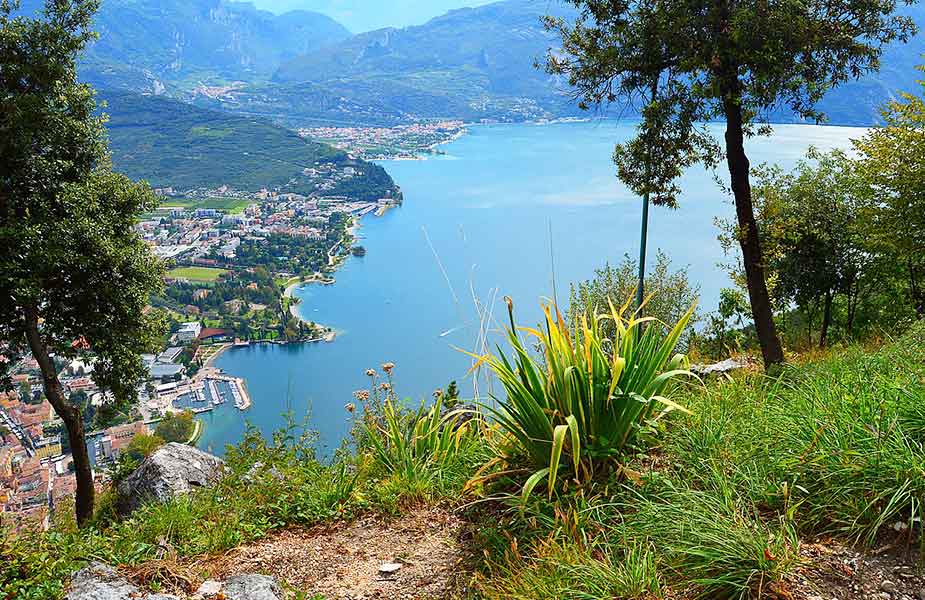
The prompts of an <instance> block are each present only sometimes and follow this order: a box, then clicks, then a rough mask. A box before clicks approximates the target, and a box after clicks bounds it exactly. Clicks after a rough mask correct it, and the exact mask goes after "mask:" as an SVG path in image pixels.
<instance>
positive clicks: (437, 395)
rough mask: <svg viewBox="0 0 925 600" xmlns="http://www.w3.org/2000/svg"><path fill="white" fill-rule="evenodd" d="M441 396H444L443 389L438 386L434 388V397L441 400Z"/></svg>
mask: <svg viewBox="0 0 925 600" xmlns="http://www.w3.org/2000/svg"><path fill="white" fill-rule="evenodd" d="M440 398H443V390H442V389H440V388H437V389H435V390H434V399H435V400H439V399H440Z"/></svg>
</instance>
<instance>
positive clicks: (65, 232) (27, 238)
mask: <svg viewBox="0 0 925 600" xmlns="http://www.w3.org/2000/svg"><path fill="white" fill-rule="evenodd" d="M98 6H99V2H98V0H55V1H51V0H49V1H48V2H47V3H46V8H45V11H44V14H43V15H41V16H39V17H36V18H30V17H24V16H14V10H15V8H16V6H15V4H14V3H11V2H9V1H8V0H3V1H2V2H0V56H2V57H3V63H2V68H0V289H2V290H3V293H2V294H0V340H2V344H3V349H2V351H3V353H4V354H7V355H12V356H14V357H15V356H17V355H19V354H22V353H24V352H26V351H28V352H31V353H32V355H33V356H34V357H35V359H36V360H37V361H38V363H39V366H40V368H41V371H42V376H43V379H44V383H45V394H46V396H47V397H48V400H49V402H50V403H51V404H52V406H53V407H54V409H55V411H56V412H57V413H58V415H59V416H60V417H61V418H62V419H63V420H64V422H65V424H66V426H67V429H68V434H69V438H70V439H69V441H70V444H71V449H72V452H73V453H74V461H75V467H76V470H77V475H78V502H77V513H78V521H81V522H83V521H85V520H86V519H87V518H88V516H89V511H92V499H93V486H92V481H90V478H91V475H90V469H89V463H88V461H87V457H86V448H85V442H84V439H83V438H84V436H83V423H82V419H81V417H80V409H79V408H78V407H76V406H74V405H73V404H70V403H69V402H68V401H67V399H66V398H65V395H64V391H63V388H62V386H61V384H60V381H59V380H58V374H57V369H56V366H55V364H54V361H52V359H51V357H52V356H56V357H62V358H71V357H76V356H78V355H81V354H86V353H92V355H93V357H94V360H95V362H94V373H93V378H94V380H95V381H96V383H97V384H98V385H100V386H101V387H103V388H104V389H107V390H109V391H111V392H112V393H113V394H114V396H115V398H116V399H117V400H121V401H127V400H131V399H133V398H134V397H135V396H136V386H137V384H138V383H139V381H140V380H141V378H142V376H143V375H144V367H143V364H142V361H141V358H140V354H141V353H142V352H144V351H146V350H148V349H149V347H150V344H151V342H152V341H153V339H154V338H155V336H156V334H157V331H158V327H159V321H158V319H157V318H156V315H155V314H153V313H149V312H147V311H146V307H147V305H148V299H149V296H150V294H151V293H152V292H154V291H157V290H159V288H160V286H161V285H162V274H163V270H162V268H161V265H160V263H159V261H157V260H156V259H155V258H154V257H153V255H152V254H151V253H150V252H149V249H148V247H147V246H146V245H145V244H144V242H143V241H142V240H141V238H140V237H139V236H138V235H137V234H136V232H135V230H134V225H135V223H136V221H137V215H138V214H139V213H140V212H141V211H143V210H148V209H152V208H153V207H154V206H155V200H154V197H153V195H152V194H151V192H150V190H149V189H148V187H147V186H146V185H145V184H139V183H135V182H132V181H130V180H129V179H128V178H126V177H124V176H122V175H118V174H115V173H113V172H112V169H111V165H110V161H109V155H108V151H107V145H106V136H105V130H104V127H103V121H102V119H101V118H100V117H97V116H95V111H96V103H95V101H94V94H93V90H92V89H91V88H89V87H88V86H86V85H82V84H80V83H79V82H78V80H77V74H76V65H75V62H76V58H77V55H78V54H79V53H80V51H81V50H82V49H83V48H84V47H85V46H86V44H87V43H88V42H89V41H90V40H91V39H93V37H94V34H93V33H92V31H91V30H90V27H91V21H92V18H93V15H94V13H95V12H96V10H97V8H98ZM9 364H10V363H9V362H6V363H4V362H0V369H4V368H8V366H9ZM0 375H3V373H2V372H0ZM88 503H89V504H88Z"/></svg>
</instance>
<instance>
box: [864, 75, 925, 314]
mask: <svg viewBox="0 0 925 600" xmlns="http://www.w3.org/2000/svg"><path fill="white" fill-rule="evenodd" d="M920 85H922V87H923V90H925V83H923V82H920ZM883 120H884V122H885V123H884V126H883V127H879V128H875V129H872V130H870V131H869V132H868V133H867V134H866V135H864V136H863V137H862V138H861V139H860V140H858V141H857V142H856V143H855V146H856V149H857V150H858V151H859V152H860V154H861V156H860V158H859V160H860V163H859V170H860V172H861V176H862V177H863V178H864V180H865V181H866V182H867V183H868V184H869V186H870V189H871V192H872V194H873V206H874V208H873V210H871V212H870V215H869V219H870V227H869V230H868V232H867V233H868V235H869V240H868V241H869V242H870V246H871V248H872V249H873V250H874V251H875V252H877V253H879V254H880V255H881V256H883V257H884V260H880V261H878V262H877V268H878V269H879V270H880V271H881V272H884V273H894V274H896V275H897V276H898V277H900V278H902V279H904V280H905V295H906V296H907V297H908V298H909V300H911V303H912V306H913V307H914V308H915V311H916V314H917V315H918V317H919V318H920V319H921V318H925V187H923V185H922V182H923V181H925V158H923V156H922V153H923V152H925V97H923V96H921V95H919V96H916V95H913V94H909V93H906V94H902V97H901V100H894V101H891V102H889V103H888V104H887V105H886V106H885V107H884V109H883Z"/></svg>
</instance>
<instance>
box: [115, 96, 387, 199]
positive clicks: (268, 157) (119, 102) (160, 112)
mask: <svg viewBox="0 0 925 600" xmlns="http://www.w3.org/2000/svg"><path fill="white" fill-rule="evenodd" d="M102 99H103V100H105V101H106V107H105V109H104V112H105V113H106V115H107V116H108V131H109V138H110V146H111V148H112V152H113V164H114V165H115V168H116V169H117V170H119V171H120V172H122V173H125V174H127V175H129V176H131V177H135V178H139V179H140V178H144V179H146V180H148V181H150V182H151V183H152V184H153V185H155V186H156V187H174V188H177V189H178V190H183V191H185V190H189V189H197V188H206V189H214V188H218V187H220V186H222V185H228V186H230V187H231V188H233V189H236V190H240V191H249V192H256V191H259V190H260V189H262V188H268V189H273V188H282V189H283V191H291V192H297V193H308V192H310V191H312V190H313V189H314V188H313V187H311V188H310V189H309V188H307V187H306V186H307V185H308V184H307V180H306V179H305V178H304V176H303V175H302V170H303V169H306V168H310V167H313V166H315V165H318V164H321V163H333V164H335V165H338V166H342V167H348V166H352V167H355V168H358V169H359V170H361V171H362V172H363V175H362V176H358V177H353V178H350V179H349V180H345V181H342V182H339V183H338V184H337V186H335V188H334V189H333V190H331V191H330V192H329V193H331V194H334V195H337V194H342V195H348V196H351V197H356V198H361V199H377V198H383V197H386V196H387V195H388V194H389V193H391V192H394V191H395V189H396V188H395V184H394V182H393V181H392V179H391V177H389V175H388V174H387V173H386V172H385V170H384V169H383V168H382V167H380V166H379V165H375V164H371V163H366V162H363V161H359V160H353V159H350V158H349V157H348V156H347V155H346V154H345V153H343V152H340V151H338V150H335V149H334V148H333V147H331V146H328V145H327V144H322V143H319V142H314V141H311V140H306V139H303V138H301V137H299V135H298V134H296V133H295V132H293V131H290V130H288V129H284V128H282V127H279V126H277V125H274V124H273V123H271V122H269V121H264V120H260V119H254V118H252V117H240V116H234V115H229V114H227V113H221V112H216V111H212V110H208V109H204V108H197V107H194V106H190V105H188V104H183V103H181V102H177V101H175V100H169V99H166V98H157V97H149V96H140V95H137V94H131V93H125V92H106V93H105V94H103V95H102ZM206 132H209V135H205V133H206ZM168 203H169V201H168Z"/></svg>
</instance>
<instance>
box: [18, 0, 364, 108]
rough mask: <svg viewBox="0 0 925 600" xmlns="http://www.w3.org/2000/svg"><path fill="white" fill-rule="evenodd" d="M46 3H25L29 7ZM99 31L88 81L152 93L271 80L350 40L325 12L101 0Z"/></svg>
mask: <svg viewBox="0 0 925 600" xmlns="http://www.w3.org/2000/svg"><path fill="white" fill-rule="evenodd" d="M43 4H44V3H43V2H42V0H27V2H25V3H24V7H23V9H24V10H26V11H30V12H31V11H34V10H36V9H37V8H38V7H41V6H42V5H43ZM95 28H96V30H97V31H98V32H99V34H100V39H99V40H98V41H96V42H94V43H93V44H92V45H91V46H90V48H89V49H88V51H87V53H86V55H85V57H84V59H83V60H82V64H81V76H82V78H83V79H84V80H86V81H88V82H89V83H92V84H94V85H95V86H97V87H100V88H120V89H130V90H135V91H144V92H152V93H164V92H168V91H169V92H173V93H182V92H188V91H191V90H193V89H195V88H197V87H199V86H200V83H203V84H205V85H206V86H221V85H223V84H226V83H230V82H234V81H237V80H243V81H246V82H248V83H253V82H255V81H260V80H263V79H267V78H269V77H270V76H271V75H272V74H273V73H274V71H275V70H276V69H277V68H278V67H279V65H280V64H282V63H283V62H285V61H288V60H291V59H292V58H294V57H296V56H299V55H301V54H306V53H310V52H313V51H314V50H317V49H318V48H320V47H322V46H324V45H326V44H330V43H334V42H338V41H341V40H344V39H346V38H348V37H349V36H350V32H349V31H348V30H347V29H346V28H344V27H343V26H342V25H340V24H339V23H337V22H336V21H334V20H333V19H331V18H330V17H327V16H324V15H322V14H320V13H314V12H308V11H296V12H289V13H286V14H283V15H279V16H277V15H274V14H272V13H270V12H266V11H261V10H257V9H256V8H254V6H253V5H252V4H247V3H238V2H229V1H226V0H103V3H102V6H101V8H100V11H99V13H98V14H97V16H96V19H95Z"/></svg>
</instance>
